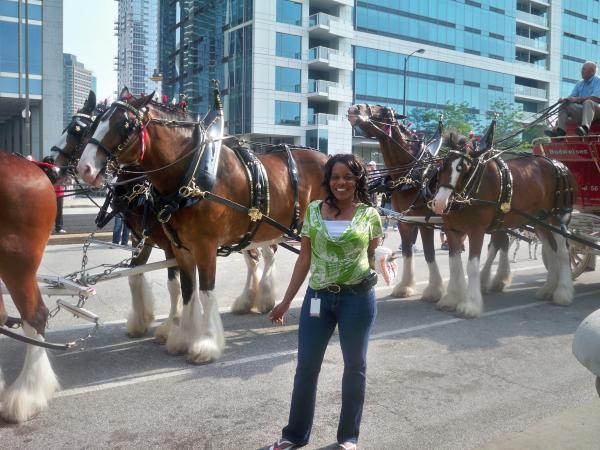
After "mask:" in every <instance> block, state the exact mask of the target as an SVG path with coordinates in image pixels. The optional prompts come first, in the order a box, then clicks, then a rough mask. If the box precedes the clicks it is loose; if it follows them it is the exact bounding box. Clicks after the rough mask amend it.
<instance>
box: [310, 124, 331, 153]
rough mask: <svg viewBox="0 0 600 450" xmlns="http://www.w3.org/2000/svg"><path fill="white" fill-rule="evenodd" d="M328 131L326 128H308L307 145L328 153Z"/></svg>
mask: <svg viewBox="0 0 600 450" xmlns="http://www.w3.org/2000/svg"><path fill="white" fill-rule="evenodd" d="M328 144H329V142H328V132H327V130H325V129H316V130H308V131H307V132H306V145H308V146H309V147H311V148H315V149H317V150H319V151H320V152H321V153H325V154H327V150H328Z"/></svg>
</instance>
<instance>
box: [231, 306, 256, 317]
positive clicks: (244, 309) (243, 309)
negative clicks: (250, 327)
mask: <svg viewBox="0 0 600 450" xmlns="http://www.w3.org/2000/svg"><path fill="white" fill-rule="evenodd" d="M251 312H252V307H251V306H250V305H242V306H236V305H235V304H234V305H231V314H235V315H242V314H250V313H251Z"/></svg>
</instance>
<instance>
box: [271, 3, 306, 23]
mask: <svg viewBox="0 0 600 450" xmlns="http://www.w3.org/2000/svg"><path fill="white" fill-rule="evenodd" d="M277 22H280V23H289V24H290V25H302V4H301V3H297V2H295V1H293V0H277Z"/></svg>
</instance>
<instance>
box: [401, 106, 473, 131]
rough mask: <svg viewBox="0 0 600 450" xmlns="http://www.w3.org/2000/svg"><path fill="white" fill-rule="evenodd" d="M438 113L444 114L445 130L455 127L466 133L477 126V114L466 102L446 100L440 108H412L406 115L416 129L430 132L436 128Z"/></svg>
mask: <svg viewBox="0 0 600 450" xmlns="http://www.w3.org/2000/svg"><path fill="white" fill-rule="evenodd" d="M440 114H443V115H444V128H445V129H447V130H448V129H455V130H457V131H458V132H459V133H460V134H464V135H467V134H469V131H471V130H475V129H477V128H478V122H477V115H476V114H475V112H474V111H473V109H472V108H471V107H470V106H469V104H468V103H466V102H462V103H451V102H447V103H446V104H445V105H444V108H443V109H442V110H439V109H423V108H414V109H412V110H411V112H410V113H409V116H408V117H409V120H410V121H411V122H412V123H413V124H414V125H415V128H416V129H417V130H420V131H425V132H426V133H430V134H432V133H433V132H435V130H436V129H437V125H438V120H439V115H440Z"/></svg>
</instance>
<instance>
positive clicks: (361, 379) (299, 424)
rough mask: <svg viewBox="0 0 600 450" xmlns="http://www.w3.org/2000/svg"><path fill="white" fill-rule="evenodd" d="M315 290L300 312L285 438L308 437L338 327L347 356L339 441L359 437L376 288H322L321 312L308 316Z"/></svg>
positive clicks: (300, 442)
mask: <svg viewBox="0 0 600 450" xmlns="http://www.w3.org/2000/svg"><path fill="white" fill-rule="evenodd" d="M312 297H314V291H313V290H312V289H311V288H308V289H307V291H306V295H305V297H304V303H303V304H302V310H301V312H300V325H299V327H298V366H297V367H296V376H295V377H294V391H293V393H292V404H291V407H290V417H289V421H288V425H287V426H286V427H285V428H283V430H282V433H281V435H282V437H283V438H285V439H288V440H289V441H291V442H294V443H295V444H297V445H306V444H307V443H308V440H309V438H310V432H311V429H312V424H313V417H314V412H315V400H316V396H317V380H318V378H319V372H320V370H321V363H322V362H323V356H324V354H325V350H326V348H327V344H328V342H329V339H330V338H331V335H332V334H333V331H334V330H335V326H336V325H337V326H338V330H339V336H340V345H341V347H342V355H343V357H344V375H343V378H342V411H341V414H340V421H339V424H338V431H337V440H338V442H339V443H342V442H346V441H351V442H355V443H356V442H357V441H358V433H359V429H360V419H361V417H362V410H363V403H364V399H365V380H366V371H367V346H368V343H369V335H370V333H371V327H372V325H373V322H374V320H375V316H376V314H377V306H376V304H375V290H374V289H372V288H371V289H369V290H368V291H364V292H361V293H359V294H358V293H344V294H331V293H329V292H323V291H320V292H319V293H318V297H319V298H320V299H321V316H320V317H310V302H311V298H312Z"/></svg>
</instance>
